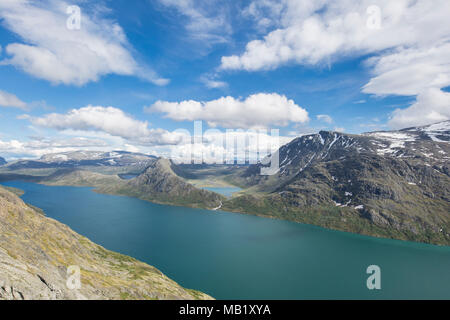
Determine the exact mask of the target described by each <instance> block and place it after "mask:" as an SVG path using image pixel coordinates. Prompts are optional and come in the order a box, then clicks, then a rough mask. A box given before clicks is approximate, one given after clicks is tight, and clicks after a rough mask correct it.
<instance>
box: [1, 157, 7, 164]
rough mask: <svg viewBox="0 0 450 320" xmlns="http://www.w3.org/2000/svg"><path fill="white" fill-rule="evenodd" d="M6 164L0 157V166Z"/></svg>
mask: <svg viewBox="0 0 450 320" xmlns="http://www.w3.org/2000/svg"><path fill="white" fill-rule="evenodd" d="M5 164H7V162H6V160H5V159H3V158H2V157H0V166H3V165H5Z"/></svg>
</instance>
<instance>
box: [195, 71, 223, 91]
mask: <svg viewBox="0 0 450 320" xmlns="http://www.w3.org/2000/svg"><path fill="white" fill-rule="evenodd" d="M216 77H217V76H216V75H208V74H206V75H203V76H201V77H200V81H201V82H203V83H204V84H205V86H206V87H208V88H210V89H218V88H225V87H227V86H228V83H226V82H224V81H220V80H217V79H216Z"/></svg>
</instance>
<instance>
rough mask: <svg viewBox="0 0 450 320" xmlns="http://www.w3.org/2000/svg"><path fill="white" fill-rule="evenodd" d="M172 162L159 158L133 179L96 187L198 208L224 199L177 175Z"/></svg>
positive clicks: (209, 206) (110, 191) (111, 191)
mask: <svg viewBox="0 0 450 320" xmlns="http://www.w3.org/2000/svg"><path fill="white" fill-rule="evenodd" d="M173 168H175V165H174V164H173V163H172V161H170V160H168V159H163V158H160V159H158V160H155V161H154V162H153V163H152V164H150V166H149V167H147V169H146V170H145V171H144V172H143V173H141V174H140V175H139V176H137V177H136V178H134V179H131V180H128V181H126V182H123V183H120V184H110V185H108V186H103V187H101V188H99V189H98V190H99V192H105V193H113V194H121V195H127V196H132V197H137V198H140V199H144V200H148V201H152V202H157V203H167V204H175V205H183V206H190V207H200V208H209V209H212V208H216V207H218V206H220V205H221V203H222V201H223V200H224V199H225V198H224V197H222V196H221V195H219V194H216V193H214V192H210V191H207V190H203V189H197V188H196V187H194V186H193V185H191V184H189V183H187V182H186V181H185V180H184V179H183V178H181V177H179V176H178V175H177V174H176V173H175V172H174V170H173Z"/></svg>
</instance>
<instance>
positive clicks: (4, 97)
mask: <svg viewBox="0 0 450 320" xmlns="http://www.w3.org/2000/svg"><path fill="white" fill-rule="evenodd" d="M0 107H13V108H19V109H25V108H26V107H27V104H26V103H25V102H23V101H22V100H20V99H19V98H17V97H16V96H15V95H14V94H12V93H8V92H6V91H3V90H0Z"/></svg>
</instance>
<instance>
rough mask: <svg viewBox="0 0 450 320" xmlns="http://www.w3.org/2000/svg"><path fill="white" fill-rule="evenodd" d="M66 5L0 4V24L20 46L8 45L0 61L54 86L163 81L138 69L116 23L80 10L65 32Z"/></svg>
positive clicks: (20, 0)
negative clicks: (110, 77) (119, 78)
mask: <svg viewBox="0 0 450 320" xmlns="http://www.w3.org/2000/svg"><path fill="white" fill-rule="evenodd" d="M68 7H69V4H68V3H66V2H63V1H55V0H45V1H33V2H31V1H25V0H5V1H1V2H0V18H1V20H2V24H3V26H5V27H6V28H8V29H9V30H10V31H12V32H13V33H15V34H17V35H18V36H19V37H20V38H21V39H22V40H23V43H10V44H8V45H7V46H6V47H5V50H4V51H5V53H6V54H7V56H8V57H7V58H5V59H3V60H2V61H0V63H1V64H2V65H13V66H15V67H17V68H19V69H22V70H23V71H24V72H26V73H29V74H31V75H32V76H34V77H37V78H40V79H45V80H48V81H50V82H52V83H54V84H60V83H62V84H68V85H69V84H73V85H83V84H85V83H87V82H90V81H97V80H98V79H99V78H100V77H101V76H103V75H107V74H119V75H127V76H138V77H140V78H142V79H145V80H148V81H151V82H153V83H155V84H158V85H164V84H166V83H167V81H168V80H166V79H163V78H160V77H159V76H158V75H157V74H156V73H155V72H154V71H153V70H151V69H150V68H149V67H146V66H139V65H138V63H137V62H136V60H135V59H134V58H133V56H132V55H131V53H130V45H129V43H128V41H127V38H126V36H125V33H124V31H123V29H122V28H121V27H120V25H119V24H117V23H116V22H115V21H112V20H109V19H106V18H102V17H101V15H100V12H95V14H91V15H90V14H89V13H88V12H87V11H84V10H82V11H81V28H80V29H79V30H76V29H75V30H70V29H69V28H67V23H66V22H67V19H68V17H69V15H68V14H67V11H66V10H67V8H68ZM97 11H99V10H97Z"/></svg>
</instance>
